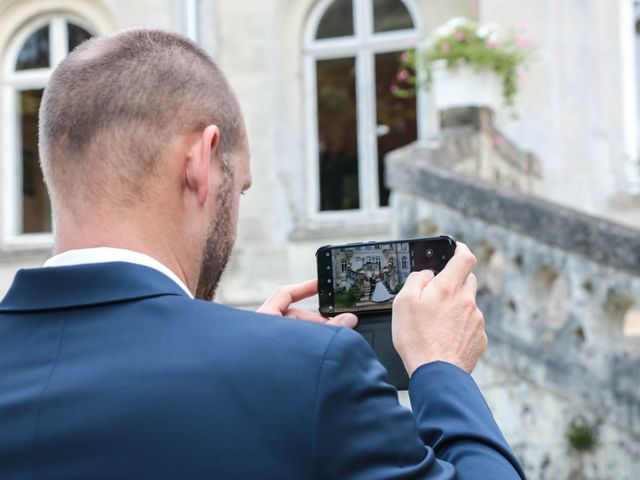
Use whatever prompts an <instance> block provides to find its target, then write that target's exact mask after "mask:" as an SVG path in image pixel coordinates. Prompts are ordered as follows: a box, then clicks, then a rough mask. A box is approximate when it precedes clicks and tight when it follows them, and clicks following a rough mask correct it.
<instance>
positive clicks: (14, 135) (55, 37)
mask: <svg viewBox="0 0 640 480" xmlns="http://www.w3.org/2000/svg"><path fill="white" fill-rule="evenodd" d="M67 22H70V23H74V24H76V25H78V26H79V27H81V28H83V29H85V30H87V31H88V32H90V33H92V34H95V29H94V28H92V27H91V26H89V25H87V22H85V21H83V20H82V19H80V18H77V17H75V16H73V15H66V14H65V15H60V14H51V15H46V16H40V17H38V18H36V19H34V20H32V21H31V22H29V23H27V24H25V25H24V26H23V27H22V28H21V29H20V30H19V31H18V32H17V33H16V34H15V35H14V37H13V39H12V40H11V43H10V44H9V47H8V48H7V50H6V54H5V57H4V65H2V80H3V82H2V83H3V87H2V112H0V115H1V116H2V120H3V121H2V124H3V125H4V128H3V129H2V132H0V135H2V145H3V151H2V152H0V155H1V156H0V168H2V183H1V193H0V202H1V204H2V240H3V243H4V244H5V245H7V246H10V247H14V246H20V247H49V246H51V245H52V244H53V232H46V233H20V231H21V230H22V207H23V205H22V198H21V192H20V186H21V185H22V155H21V151H20V140H19V138H20V124H19V117H18V108H17V101H18V92H20V91H23V90H31V89H40V88H44V87H45V86H46V84H47V81H48V80H49V77H50V76H51V73H52V72H53V70H54V69H55V67H56V66H57V65H58V64H59V63H60V62H61V61H62V60H63V59H64V58H65V57H66V55H67V53H68V52H67V43H68V41H67V40H68V37H67ZM46 24H49V41H50V44H49V49H50V65H49V67H48V68H38V69H29V70H19V71H16V70H15V66H16V61H17V59H18V54H19V53H20V50H21V48H22V47H23V46H24V43H25V42H26V41H27V39H28V38H29V37H30V36H31V35H32V34H33V33H35V32H36V31H37V30H38V29H39V28H41V27H43V26H44V25H46Z"/></svg>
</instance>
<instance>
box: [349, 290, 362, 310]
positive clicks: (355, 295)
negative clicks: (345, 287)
mask: <svg viewBox="0 0 640 480" xmlns="http://www.w3.org/2000/svg"><path fill="white" fill-rule="evenodd" d="M361 298H362V290H361V289H359V288H352V289H350V290H349V293H348V294H347V303H348V305H349V306H350V307H352V306H354V305H355V304H356V302H359V301H360V299H361Z"/></svg>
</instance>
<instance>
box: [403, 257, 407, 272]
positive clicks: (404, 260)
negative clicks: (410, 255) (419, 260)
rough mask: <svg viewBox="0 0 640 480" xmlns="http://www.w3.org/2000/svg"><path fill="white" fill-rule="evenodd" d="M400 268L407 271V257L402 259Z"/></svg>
mask: <svg viewBox="0 0 640 480" xmlns="http://www.w3.org/2000/svg"><path fill="white" fill-rule="evenodd" d="M402 268H403V269H405V270H406V269H407V257H402Z"/></svg>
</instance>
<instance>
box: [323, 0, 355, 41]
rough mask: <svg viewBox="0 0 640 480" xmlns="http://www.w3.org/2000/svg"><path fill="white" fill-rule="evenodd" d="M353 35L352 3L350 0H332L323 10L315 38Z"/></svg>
mask: <svg viewBox="0 0 640 480" xmlns="http://www.w3.org/2000/svg"><path fill="white" fill-rule="evenodd" d="M351 35H353V4H352V1H351V0H334V2H333V3H332V4H331V5H329V8H327V10H326V11H325V12H324V15H323V16H322V19H321V20H320V23H319V24H318V31H317V32H316V39H317V40H320V39H323V38H333V37H348V36H351Z"/></svg>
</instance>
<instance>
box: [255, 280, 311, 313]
mask: <svg viewBox="0 0 640 480" xmlns="http://www.w3.org/2000/svg"><path fill="white" fill-rule="evenodd" d="M316 293H318V280H316V279H314V280H307V281H306V282H302V283H298V284H295V285H285V286H283V287H280V288H278V289H277V290H276V291H275V292H274V294H273V295H271V297H269V299H268V300H267V301H266V302H265V303H264V305H263V307H265V306H266V307H269V308H275V309H277V310H278V311H279V312H282V313H284V312H286V311H287V310H288V309H289V306H290V305H291V304H293V303H296V302H299V301H300V300H304V299H305V298H309V297H313V296H314V295H315V294H316Z"/></svg>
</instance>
